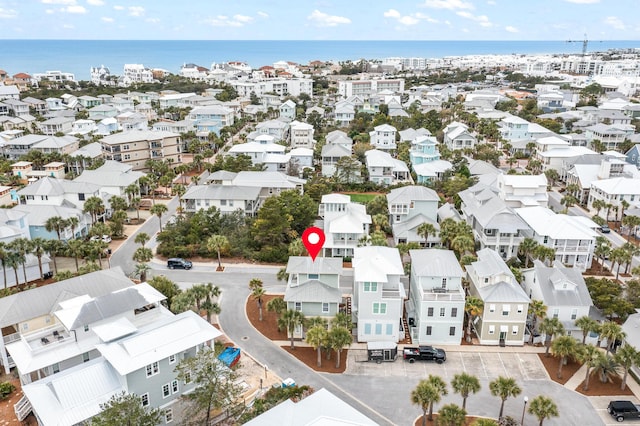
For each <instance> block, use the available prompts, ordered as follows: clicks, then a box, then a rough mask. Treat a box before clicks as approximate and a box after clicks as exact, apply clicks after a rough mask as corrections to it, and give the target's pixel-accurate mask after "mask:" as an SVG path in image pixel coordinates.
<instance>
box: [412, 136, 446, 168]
mask: <svg viewBox="0 0 640 426" xmlns="http://www.w3.org/2000/svg"><path fill="white" fill-rule="evenodd" d="M437 144H438V141H437V140H436V138H434V137H433V136H418V137H417V138H415V139H414V140H413V141H411V150H410V151H409V158H410V160H411V164H412V165H414V166H415V165H417V164H423V163H430V162H432V161H436V160H439V159H440V152H439V151H438V148H437Z"/></svg>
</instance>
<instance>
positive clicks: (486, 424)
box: [471, 419, 498, 426]
mask: <svg viewBox="0 0 640 426" xmlns="http://www.w3.org/2000/svg"><path fill="white" fill-rule="evenodd" d="M471 426H498V423H497V422H496V421H495V420H493V419H476V420H475V421H474V422H473V423H471Z"/></svg>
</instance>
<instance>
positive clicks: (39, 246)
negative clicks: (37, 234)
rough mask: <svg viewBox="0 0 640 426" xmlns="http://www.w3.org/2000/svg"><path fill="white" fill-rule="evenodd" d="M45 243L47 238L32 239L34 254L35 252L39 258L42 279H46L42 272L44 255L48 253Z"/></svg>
mask: <svg viewBox="0 0 640 426" xmlns="http://www.w3.org/2000/svg"><path fill="white" fill-rule="evenodd" d="M45 244H46V240H45V239H44V238H34V239H32V240H31V248H32V249H33V254H35V255H36V257H37V258H38V268H39V270H40V279H44V274H43V272H42V256H43V255H44V254H45V253H46V250H45Z"/></svg>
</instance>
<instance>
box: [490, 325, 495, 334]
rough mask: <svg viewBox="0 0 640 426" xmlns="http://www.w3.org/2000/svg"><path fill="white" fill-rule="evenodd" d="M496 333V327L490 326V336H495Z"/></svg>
mask: <svg viewBox="0 0 640 426" xmlns="http://www.w3.org/2000/svg"><path fill="white" fill-rule="evenodd" d="M495 332H496V326H495V325H490V326H489V334H494V333H495Z"/></svg>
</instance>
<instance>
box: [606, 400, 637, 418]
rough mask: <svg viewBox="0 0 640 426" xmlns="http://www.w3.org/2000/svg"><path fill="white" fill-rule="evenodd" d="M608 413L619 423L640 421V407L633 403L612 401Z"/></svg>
mask: <svg viewBox="0 0 640 426" xmlns="http://www.w3.org/2000/svg"><path fill="white" fill-rule="evenodd" d="M607 411H608V412H609V414H611V417H613V418H614V419H616V420H617V421H619V422H622V421H624V419H640V410H639V407H638V405H636V404H634V403H633V402H631V401H611V402H609V406H608V407H607Z"/></svg>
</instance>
